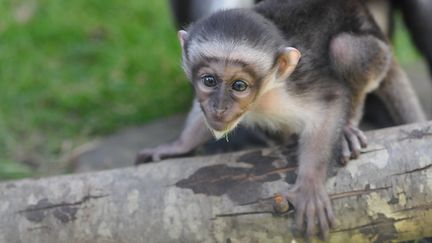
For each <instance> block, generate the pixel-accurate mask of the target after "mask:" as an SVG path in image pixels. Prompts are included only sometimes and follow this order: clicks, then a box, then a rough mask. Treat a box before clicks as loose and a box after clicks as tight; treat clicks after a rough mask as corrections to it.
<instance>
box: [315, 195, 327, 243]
mask: <svg viewBox="0 0 432 243" xmlns="http://www.w3.org/2000/svg"><path fill="white" fill-rule="evenodd" d="M317 210H318V220H319V224H320V229H321V236H322V238H323V239H324V240H327V239H328V236H329V224H328V219H327V215H326V213H325V209H324V203H323V202H322V201H320V200H319V201H317Z"/></svg>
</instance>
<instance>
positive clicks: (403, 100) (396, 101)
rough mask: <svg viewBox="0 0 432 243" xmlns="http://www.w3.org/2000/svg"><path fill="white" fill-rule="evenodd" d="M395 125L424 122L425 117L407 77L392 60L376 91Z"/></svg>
mask: <svg viewBox="0 0 432 243" xmlns="http://www.w3.org/2000/svg"><path fill="white" fill-rule="evenodd" d="M376 94H377V95H378V97H379V98H380V99H381V100H382V101H383V102H384V105H385V106H386V107H387V109H388V111H389V113H390V115H391V116H392V118H393V119H394V121H395V122H396V123H397V124H407V123H414V122H422V121H426V115H425V113H424V111H423V108H422V107H421V105H420V102H419V100H418V97H417V95H416V93H415V92H414V89H413V88H412V86H411V83H410V82H409V80H408V76H407V75H406V73H405V72H404V71H403V69H402V68H401V67H400V66H399V64H398V63H397V62H396V60H394V59H393V61H392V64H391V66H390V69H389V71H388V73H387V76H386V77H385V78H384V80H383V81H382V83H381V85H380V86H379V88H378V90H377V91H376Z"/></svg>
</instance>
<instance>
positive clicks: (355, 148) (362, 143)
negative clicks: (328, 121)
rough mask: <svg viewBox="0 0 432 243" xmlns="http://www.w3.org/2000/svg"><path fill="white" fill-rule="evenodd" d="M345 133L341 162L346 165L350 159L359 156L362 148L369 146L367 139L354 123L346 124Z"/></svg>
mask: <svg viewBox="0 0 432 243" xmlns="http://www.w3.org/2000/svg"><path fill="white" fill-rule="evenodd" d="M343 135H344V136H343V138H342V156H341V159H340V163H341V164H342V165H346V164H347V163H348V161H349V160H350V159H357V158H358V156H359V155H360V150H361V149H362V148H366V146H367V139H366V136H365V135H364V133H363V132H362V131H361V130H360V129H358V128H357V127H354V126H352V125H347V126H345V128H344V129H343Z"/></svg>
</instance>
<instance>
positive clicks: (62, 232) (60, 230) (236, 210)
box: [0, 122, 432, 243]
mask: <svg viewBox="0 0 432 243" xmlns="http://www.w3.org/2000/svg"><path fill="white" fill-rule="evenodd" d="M367 136H368V138H369V142H370V145H369V147H368V148H367V149H366V150H364V151H363V152H362V155H361V157H360V159H358V160H354V161H351V162H350V163H349V164H348V166H346V167H338V166H337V165H335V166H333V168H332V169H331V171H330V178H329V179H328V181H327V188H328V190H329V192H330V194H331V197H332V201H333V207H334V211H335V213H336V215H337V217H338V221H339V223H338V226H337V227H336V228H334V229H333V230H332V231H331V234H330V239H329V242H388V241H396V240H397V241H403V240H411V239H417V238H422V237H428V236H432V122H428V123H422V124H412V125H408V126H402V127H395V128H390V129H385V130H379V131H373V132H369V133H367ZM295 149H296V143H295V142H293V143H292V144H290V145H289V146H286V147H285V148H283V149H280V148H270V149H263V150H251V151H245V152H240V153H232V154H222V155H217V156H210V157H194V158H182V159H173V160H166V161H163V162H160V163H152V164H147V165H143V166H139V167H130V168H125V169H116V170H110V171H102V172H97V173H88V174H78V175H66V176H58V177H52V178H40V179H31V180H22V181H12V182H6V183H2V184H0V242H11V243H14V242H32V243H38V242H40V243H50V242H53V243H56V242H151V243H153V242H164V243H166V242H292V240H293V239H295V240H296V241H297V242H298V241H302V239H301V237H297V238H294V236H293V234H292V223H293V215H292V213H288V214H286V215H284V216H277V215H275V214H274V213H273V209H272V203H271V198H272V196H273V194H274V193H276V192H282V193H283V191H285V190H286V189H287V188H289V187H290V185H291V184H292V183H293V182H294V181H295V179H296V171H295V170H296V162H295Z"/></svg>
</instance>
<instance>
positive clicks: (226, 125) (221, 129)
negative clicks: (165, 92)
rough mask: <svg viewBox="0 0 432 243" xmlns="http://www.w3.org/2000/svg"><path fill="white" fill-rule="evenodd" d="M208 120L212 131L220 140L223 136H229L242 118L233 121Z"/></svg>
mask: <svg viewBox="0 0 432 243" xmlns="http://www.w3.org/2000/svg"><path fill="white" fill-rule="evenodd" d="M205 120H206V124H207V127H208V128H209V129H210V131H211V132H212V134H213V136H214V137H215V139H217V140H219V139H221V138H223V137H227V135H228V134H229V133H230V132H231V131H232V130H234V129H235V128H236V127H237V125H238V124H239V123H240V120H241V119H240V118H239V119H236V120H234V121H231V122H221V121H215V120H212V121H208V120H207V119H205Z"/></svg>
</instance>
